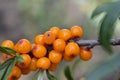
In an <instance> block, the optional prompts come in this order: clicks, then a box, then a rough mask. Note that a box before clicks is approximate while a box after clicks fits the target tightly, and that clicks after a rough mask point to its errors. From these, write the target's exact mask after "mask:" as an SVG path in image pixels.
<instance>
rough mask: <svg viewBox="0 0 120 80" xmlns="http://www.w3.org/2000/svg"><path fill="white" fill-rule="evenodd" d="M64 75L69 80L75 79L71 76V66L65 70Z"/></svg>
mask: <svg viewBox="0 0 120 80" xmlns="http://www.w3.org/2000/svg"><path fill="white" fill-rule="evenodd" d="M64 74H65V77H66V78H67V80H73V77H72V75H71V72H70V68H69V66H67V67H66V68H65V70H64Z"/></svg>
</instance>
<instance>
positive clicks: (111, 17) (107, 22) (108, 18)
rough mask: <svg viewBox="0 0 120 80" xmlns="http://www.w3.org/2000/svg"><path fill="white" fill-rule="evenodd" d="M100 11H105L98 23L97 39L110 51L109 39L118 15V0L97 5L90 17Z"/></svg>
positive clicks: (119, 8)
mask: <svg viewBox="0 0 120 80" xmlns="http://www.w3.org/2000/svg"><path fill="white" fill-rule="evenodd" d="M102 12H106V15H105V16H104V18H103V20H102V22H101V25H100V32H99V41H100V43H101V45H102V46H103V48H104V49H106V50H107V51H109V52H110V53H111V52H112V48H111V46H110V39H111V37H112V35H113V32H114V28H115V27H114V26H115V23H116V21H117V19H118V18H119V16H120V1H117V2H113V3H107V4H104V5H101V6H99V7H98V8H96V9H95V10H94V12H93V14H92V18H93V17H95V16H97V15H98V14H100V13H102Z"/></svg>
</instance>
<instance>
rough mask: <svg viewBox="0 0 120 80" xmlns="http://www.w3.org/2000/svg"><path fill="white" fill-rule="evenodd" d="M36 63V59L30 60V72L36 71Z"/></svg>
mask: <svg viewBox="0 0 120 80" xmlns="http://www.w3.org/2000/svg"><path fill="white" fill-rule="evenodd" d="M36 63H37V58H32V59H31V63H30V66H29V69H30V70H31V71H35V70H37V66H36Z"/></svg>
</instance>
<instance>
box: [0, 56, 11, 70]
mask: <svg viewBox="0 0 120 80" xmlns="http://www.w3.org/2000/svg"><path fill="white" fill-rule="evenodd" d="M12 61H13V58H10V59H8V60H6V61H5V62H4V63H2V64H1V65H0V70H2V69H3V68H4V67H5V66H7V65H8V64H10V63H11V62H12Z"/></svg>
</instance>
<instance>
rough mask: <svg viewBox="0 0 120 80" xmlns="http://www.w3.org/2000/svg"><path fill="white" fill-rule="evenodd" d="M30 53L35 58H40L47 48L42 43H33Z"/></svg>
mask: <svg viewBox="0 0 120 80" xmlns="http://www.w3.org/2000/svg"><path fill="white" fill-rule="evenodd" d="M32 54H33V55H34V56H35V57H36V58H41V57H44V56H45V55H46V54H47V49H46V48H45V47H44V46H43V45H34V46H33V49H32Z"/></svg>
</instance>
